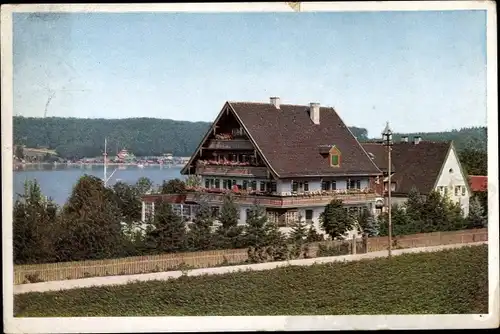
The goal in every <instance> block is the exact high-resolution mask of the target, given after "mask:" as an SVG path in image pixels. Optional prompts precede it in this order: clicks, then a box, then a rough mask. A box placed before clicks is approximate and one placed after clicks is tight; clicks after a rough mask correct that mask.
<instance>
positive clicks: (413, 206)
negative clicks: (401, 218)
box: [404, 187, 426, 226]
mask: <svg viewBox="0 0 500 334" xmlns="http://www.w3.org/2000/svg"><path fill="white" fill-rule="evenodd" d="M425 203H426V200H425V198H424V197H423V196H422V195H421V194H420V193H419V192H418V190H417V189H416V188H415V187H413V188H412V189H411V190H410V192H409V193H408V199H407V200H406V202H405V203H404V209H405V211H406V215H407V216H408V218H409V220H410V221H411V224H412V225H413V226H422V225H423V222H422V218H423V217H422V211H423V209H424V207H425Z"/></svg>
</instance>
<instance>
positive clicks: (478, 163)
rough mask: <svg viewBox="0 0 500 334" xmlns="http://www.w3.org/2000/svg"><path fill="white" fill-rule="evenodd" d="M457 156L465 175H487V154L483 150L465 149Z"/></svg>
mask: <svg viewBox="0 0 500 334" xmlns="http://www.w3.org/2000/svg"><path fill="white" fill-rule="evenodd" d="M458 155H459V159H460V163H461V164H462V167H463V169H464V172H465V173H466V174H467V175H488V152H487V151H486V150H485V149H484V150H481V149H475V148H466V149H463V150H461V151H460V152H459V154H458Z"/></svg>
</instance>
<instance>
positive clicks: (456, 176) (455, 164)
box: [435, 149, 470, 215]
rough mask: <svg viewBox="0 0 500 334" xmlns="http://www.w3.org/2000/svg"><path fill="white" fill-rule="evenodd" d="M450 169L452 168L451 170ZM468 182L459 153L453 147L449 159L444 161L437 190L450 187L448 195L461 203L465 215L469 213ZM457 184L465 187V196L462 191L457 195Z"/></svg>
mask: <svg viewBox="0 0 500 334" xmlns="http://www.w3.org/2000/svg"><path fill="white" fill-rule="evenodd" d="M450 169H451V170H452V171H451V172H450ZM466 184H467V179H466V178H465V175H463V174H462V172H461V170H460V162H459V160H458V157H457V154H456V152H455V150H454V149H452V150H451V151H450V154H449V155H448V159H447V160H446V162H445V163H444V167H443V170H442V172H441V175H440V176H439V177H438V182H437V184H436V186H437V187H436V189H435V190H438V191H439V190H440V189H442V188H440V187H448V197H449V198H450V199H451V200H453V201H454V202H455V203H460V204H461V206H462V210H463V211H464V215H467V214H468V213H469V197H470V194H469V189H468V188H467V186H466ZM456 186H461V187H465V196H462V191H460V192H459V193H458V195H457V196H456V195H455V187H456Z"/></svg>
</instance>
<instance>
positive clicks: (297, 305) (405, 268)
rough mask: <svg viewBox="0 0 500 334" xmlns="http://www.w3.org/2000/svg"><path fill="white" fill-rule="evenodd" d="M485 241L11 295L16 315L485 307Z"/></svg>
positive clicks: (388, 311) (403, 310) (326, 312)
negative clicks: (414, 251) (351, 258)
mask: <svg viewBox="0 0 500 334" xmlns="http://www.w3.org/2000/svg"><path fill="white" fill-rule="evenodd" d="M487 254H488V246H487V245H481V246H470V247H464V248H459V249H453V250H446V251H440V252H435V253H420V254H418V253H417V254H405V255H400V256H396V257H393V258H392V260H389V259H387V258H379V259H373V260H362V261H356V262H345V263H330V264H322V265H313V266H308V267H306V266H304V267H299V266H290V267H285V268H279V269H274V270H268V271H260V272H238V273H232V274H224V275H213V276H201V277H187V276H186V277H181V278H180V279H177V280H171V281H154V282H142V283H133V284H128V285H122V286H111V287H110V286H107V287H95V288H85V289H75V290H66V291H61V292H45V293H27V294H22V295H16V296H14V314H15V316H18V317H44V316H50V317H64V316H76V317H78V316H82V317H83V316H160V315H172V316H179V315H194V316H199V315H203V316H209V315H300V314H304V315H340V314H410V313H413V314H446V313H447V314H450V313H454V314H460V313H461V314H466V313H488V256H487Z"/></svg>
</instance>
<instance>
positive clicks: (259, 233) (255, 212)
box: [245, 205, 267, 247]
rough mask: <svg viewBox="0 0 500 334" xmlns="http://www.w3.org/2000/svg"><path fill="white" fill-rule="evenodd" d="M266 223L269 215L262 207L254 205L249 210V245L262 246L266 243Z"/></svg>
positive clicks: (247, 234)
mask: <svg viewBox="0 0 500 334" xmlns="http://www.w3.org/2000/svg"><path fill="white" fill-rule="evenodd" d="M266 224H267V217H266V213H265V210H264V209H263V208H262V207H260V206H258V205H254V206H252V207H251V208H250V209H249V210H248V211H247V219H246V225H245V240H246V242H247V244H248V245H250V246H253V247H261V246H264V245H265V244H266V242H267V239H266V234H267V230H266Z"/></svg>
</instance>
